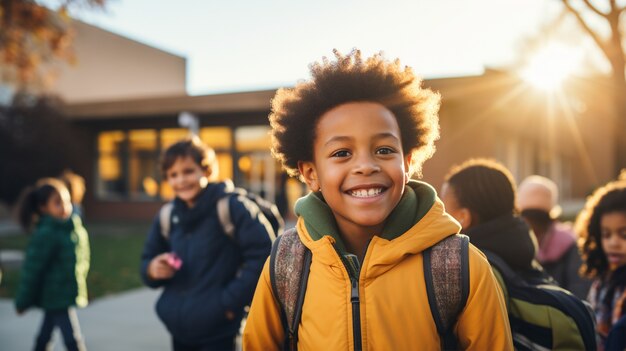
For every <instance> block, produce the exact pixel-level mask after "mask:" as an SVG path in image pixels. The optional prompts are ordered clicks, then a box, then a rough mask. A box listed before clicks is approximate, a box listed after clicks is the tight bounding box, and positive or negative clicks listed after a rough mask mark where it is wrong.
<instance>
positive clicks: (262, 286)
mask: <svg viewBox="0 0 626 351" xmlns="http://www.w3.org/2000/svg"><path fill="white" fill-rule="evenodd" d="M335 56H336V60H335V61H330V60H324V61H323V63H318V64H314V65H313V66H312V68H311V71H312V79H311V80H310V81H307V82H303V83H300V84H298V85H297V86H296V87H295V88H294V89H283V90H280V91H278V93H277V94H276V97H275V98H274V100H273V104H272V113H271V115H270V122H271V125H272V140H273V153H274V156H275V157H276V158H277V159H278V160H280V161H281V163H282V165H283V167H284V168H285V169H286V170H287V172H289V174H290V175H292V176H297V177H299V178H300V179H301V180H303V181H304V182H306V184H307V185H308V187H309V188H310V189H311V191H312V192H311V193H310V194H309V195H307V196H305V197H303V198H301V199H300V200H299V201H298V202H297V204H296V213H297V214H298V216H299V218H298V222H297V225H296V229H297V235H298V238H299V240H301V241H302V243H303V244H304V245H305V246H306V247H307V249H308V250H310V251H311V253H312V263H311V265H310V273H309V275H308V282H307V285H306V294H305V297H304V302H303V305H302V315H301V320H300V324H299V328H298V333H297V338H296V343H297V344H296V345H294V346H296V347H297V348H299V349H302V350H322V349H324V350H360V349H363V350H416V349H421V350H433V349H438V348H440V347H441V346H442V343H441V340H440V337H439V335H438V333H437V329H436V326H435V323H434V321H433V317H432V315H431V312H430V308H429V303H428V297H427V292H426V287H425V277H424V271H423V256H422V253H423V251H424V250H426V249H428V248H430V247H431V246H433V245H434V244H436V243H438V242H439V241H441V240H442V239H444V238H446V237H448V236H450V235H452V234H455V233H458V232H459V230H460V227H459V225H458V223H457V222H456V221H454V220H453V219H451V217H450V216H448V214H446V212H445V210H444V208H443V205H442V203H441V201H440V200H439V199H438V198H437V196H436V193H435V191H434V190H433V188H432V187H431V186H429V185H428V184H426V183H423V182H417V181H413V180H411V175H412V174H413V173H415V172H418V173H419V171H420V168H421V165H422V163H423V162H424V161H425V160H426V159H428V158H429V157H430V156H431V155H432V153H433V151H434V146H433V143H434V141H435V139H437V137H438V118H437V110H438V105H439V96H438V95H436V94H434V93H432V92H431V91H430V90H426V89H422V88H421V87H420V84H421V82H420V80H419V79H417V78H416V77H415V76H414V75H413V73H412V72H411V70H410V69H409V68H403V67H401V66H400V64H399V63H398V62H397V61H396V62H389V61H386V60H385V59H384V58H383V57H382V56H381V55H375V56H373V57H371V58H368V59H366V60H363V59H362V58H361V56H360V53H359V52H358V51H357V52H353V53H351V54H349V55H347V56H343V55H341V54H339V53H337V52H335ZM469 267H470V273H469V295H468V299H467V302H466V305H465V308H464V309H463V311H462V312H461V313H460V314H459V316H458V322H457V324H456V326H455V328H454V332H455V335H456V337H457V339H458V345H459V347H460V348H462V349H473V350H488V349H492V350H510V349H512V342H511V334H510V330H509V324H508V320H507V314H506V307H505V304H504V301H503V298H502V294H501V292H500V290H499V288H498V287H497V283H496V280H495V278H494V276H493V274H492V273H491V270H490V268H489V264H488V262H487V260H486V259H485V257H484V256H483V255H482V254H481V253H480V252H479V251H478V250H477V249H476V248H475V247H473V246H471V245H470V248H469ZM276 296H277V294H276V291H274V289H273V288H272V283H271V281H270V264H269V261H268V262H266V265H265V267H264V270H263V272H262V275H261V278H260V280H259V283H258V285H257V289H256V292H255V296H254V300H253V303H252V306H251V309H250V314H249V317H248V321H247V324H246V328H245V331H244V340H243V341H244V345H243V346H244V349H245V350H277V349H280V348H288V346H287V347H286V345H285V343H286V342H285V338H286V335H285V332H284V327H283V324H282V322H281V318H282V317H281V307H280V305H279V302H278V301H277V299H276Z"/></svg>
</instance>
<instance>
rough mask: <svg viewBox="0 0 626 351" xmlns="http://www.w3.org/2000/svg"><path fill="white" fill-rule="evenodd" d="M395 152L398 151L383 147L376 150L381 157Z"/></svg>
mask: <svg viewBox="0 0 626 351" xmlns="http://www.w3.org/2000/svg"><path fill="white" fill-rule="evenodd" d="M395 152H396V150H394V149H392V148H390V147H381V148H378V149H377V150H376V153H377V154H379V155H389V154H393V153H395Z"/></svg>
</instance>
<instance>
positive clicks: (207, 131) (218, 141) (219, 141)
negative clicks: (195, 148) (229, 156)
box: [200, 127, 232, 151]
mask: <svg viewBox="0 0 626 351" xmlns="http://www.w3.org/2000/svg"><path fill="white" fill-rule="evenodd" d="M200 139H201V140H202V141H203V142H204V143H205V144H207V145H209V146H210V147H212V148H213V149H215V151H222V150H230V148H231V147H232V132H231V130H230V128H228V127H206V128H202V129H200Z"/></svg>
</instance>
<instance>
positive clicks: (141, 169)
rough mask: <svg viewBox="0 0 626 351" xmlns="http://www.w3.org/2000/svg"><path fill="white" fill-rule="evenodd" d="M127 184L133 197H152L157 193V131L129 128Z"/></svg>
mask: <svg viewBox="0 0 626 351" xmlns="http://www.w3.org/2000/svg"><path fill="white" fill-rule="evenodd" d="M128 149H129V158H128V166H129V167H128V181H129V182H128V185H129V190H130V191H129V195H130V197H131V198H133V199H152V198H155V197H156V196H157V195H158V194H159V187H158V181H157V179H158V174H157V170H158V160H159V157H158V152H157V131H156V130H152V129H140V130H131V131H130V132H129V133H128Z"/></svg>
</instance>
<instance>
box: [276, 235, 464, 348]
mask: <svg viewBox="0 0 626 351" xmlns="http://www.w3.org/2000/svg"><path fill="white" fill-rule="evenodd" d="M468 250H469V238H468V237H467V236H465V235H460V234H454V235H451V236H448V237H447V238H445V239H443V240H441V241H440V242H438V243H437V244H435V245H433V246H432V247H430V248H429V249H427V250H426V251H424V253H423V254H424V278H425V280H426V291H427V293H428V304H429V305H430V310H431V313H432V316H433V319H434V321H435V325H436V326H437V332H438V333H439V335H440V338H441V341H442V343H441V348H442V349H443V350H453V349H457V348H458V346H457V345H458V343H457V338H456V335H454V325H455V323H456V321H457V317H458V315H459V313H460V312H461V311H462V310H463V308H464V307H465V303H466V301H467V296H468V294H469V254H468ZM311 259H312V254H311V251H310V250H309V249H308V248H307V247H306V246H304V244H303V243H302V241H301V240H300V237H299V236H298V233H297V231H296V229H295V228H292V229H290V230H287V231H286V232H285V233H284V234H283V235H281V236H279V237H278V238H277V239H276V241H275V242H274V244H273V246H272V253H271V255H270V281H271V284H272V290H273V291H274V294H275V296H276V298H277V299H278V304H279V306H280V309H281V311H280V312H281V313H280V315H281V322H282V325H283V329H284V331H285V341H284V343H283V347H282V349H283V350H296V349H297V345H298V327H299V324H300V318H301V317H302V305H303V304H304V296H305V294H306V287H307V281H308V277H309V269H310V266H311Z"/></svg>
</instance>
